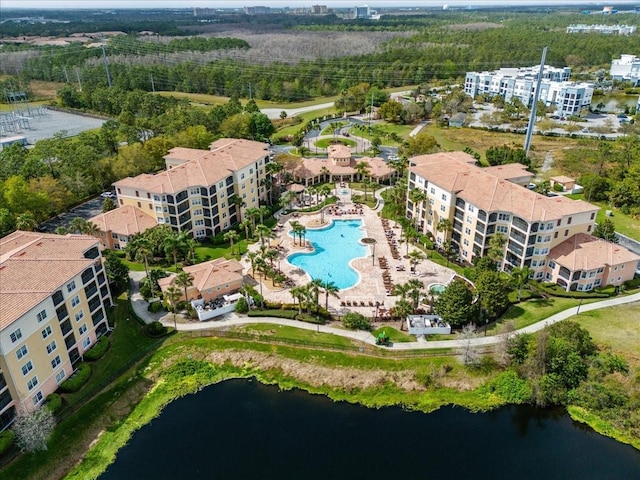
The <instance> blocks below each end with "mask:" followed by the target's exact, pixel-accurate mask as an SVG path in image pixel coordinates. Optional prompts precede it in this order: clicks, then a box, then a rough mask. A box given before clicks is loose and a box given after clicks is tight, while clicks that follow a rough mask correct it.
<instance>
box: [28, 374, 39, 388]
mask: <svg viewBox="0 0 640 480" xmlns="http://www.w3.org/2000/svg"><path fill="white" fill-rule="evenodd" d="M37 385H38V377H33V378H32V379H31V380H29V381H28V382H27V388H28V389H29V391H31V390H33V389H34V388H36V386H37Z"/></svg>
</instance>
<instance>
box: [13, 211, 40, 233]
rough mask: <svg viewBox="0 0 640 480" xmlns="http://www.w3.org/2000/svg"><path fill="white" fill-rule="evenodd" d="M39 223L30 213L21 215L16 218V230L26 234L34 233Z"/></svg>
mask: <svg viewBox="0 0 640 480" xmlns="http://www.w3.org/2000/svg"><path fill="white" fill-rule="evenodd" d="M37 225H38V223H37V222H36V219H35V218H34V217H33V214H32V213H30V212H26V213H21V214H20V215H18V216H17V217H16V230H24V231H25V232H33V230H34V229H35V228H36V226H37Z"/></svg>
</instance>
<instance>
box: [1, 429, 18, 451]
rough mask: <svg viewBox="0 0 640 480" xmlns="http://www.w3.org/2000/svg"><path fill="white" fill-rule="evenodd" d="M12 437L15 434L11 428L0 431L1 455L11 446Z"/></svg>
mask: <svg viewBox="0 0 640 480" xmlns="http://www.w3.org/2000/svg"><path fill="white" fill-rule="evenodd" d="M14 438H15V435H14V434H13V432H12V431H11V430H5V431H4V432H2V433H0V455H2V454H3V453H4V452H6V451H7V450H8V449H9V447H11V445H12V444H13V440H14Z"/></svg>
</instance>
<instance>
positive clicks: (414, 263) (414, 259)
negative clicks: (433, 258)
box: [409, 250, 424, 272]
mask: <svg viewBox="0 0 640 480" xmlns="http://www.w3.org/2000/svg"><path fill="white" fill-rule="evenodd" d="M422 260H424V254H423V253H422V252H421V251H420V250H412V251H411V253H410V254H409V261H410V262H411V270H412V271H414V272H415V271H416V268H417V267H418V265H419V264H420V262H421V261H422Z"/></svg>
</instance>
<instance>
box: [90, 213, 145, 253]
mask: <svg viewBox="0 0 640 480" xmlns="http://www.w3.org/2000/svg"><path fill="white" fill-rule="evenodd" d="M89 222H90V223H93V224H95V225H96V226H97V227H98V233H97V234H96V236H97V237H98V238H99V239H100V243H101V244H102V246H103V247H104V248H108V249H110V250H121V249H124V248H125V247H126V246H127V243H129V242H130V241H131V238H132V237H133V236H134V235H136V234H138V233H142V232H144V231H145V230H147V229H148V228H151V227H155V226H156V225H157V223H156V217H155V216H152V215H149V214H148V213H146V212H145V211H144V210H142V209H140V208H138V207H134V206H133V205H125V206H123V207H119V208H115V209H113V210H110V211H108V212H105V213H101V214H100V215H96V216H95V217H92V218H91V219H89Z"/></svg>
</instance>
